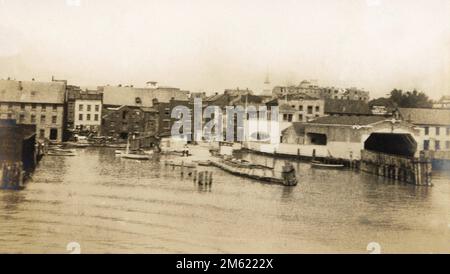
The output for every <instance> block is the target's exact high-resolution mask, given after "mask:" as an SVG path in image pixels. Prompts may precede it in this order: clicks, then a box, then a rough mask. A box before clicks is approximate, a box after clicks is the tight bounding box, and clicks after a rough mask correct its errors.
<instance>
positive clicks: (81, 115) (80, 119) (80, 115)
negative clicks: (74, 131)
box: [78, 113, 98, 121]
mask: <svg viewBox="0 0 450 274" xmlns="http://www.w3.org/2000/svg"><path fill="white" fill-rule="evenodd" d="M83 119H84V115H83V114H81V113H80V114H78V120H79V121H83ZM86 121H91V114H86ZM94 121H98V114H94Z"/></svg>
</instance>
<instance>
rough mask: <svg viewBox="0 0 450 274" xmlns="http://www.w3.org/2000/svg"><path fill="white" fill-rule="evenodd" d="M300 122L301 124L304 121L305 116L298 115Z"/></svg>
mask: <svg viewBox="0 0 450 274" xmlns="http://www.w3.org/2000/svg"><path fill="white" fill-rule="evenodd" d="M298 120H299V121H300V122H301V121H303V114H299V115H298Z"/></svg>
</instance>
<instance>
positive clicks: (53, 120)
mask: <svg viewBox="0 0 450 274" xmlns="http://www.w3.org/2000/svg"><path fill="white" fill-rule="evenodd" d="M56 120H57V118H56V115H53V116H52V124H56Z"/></svg>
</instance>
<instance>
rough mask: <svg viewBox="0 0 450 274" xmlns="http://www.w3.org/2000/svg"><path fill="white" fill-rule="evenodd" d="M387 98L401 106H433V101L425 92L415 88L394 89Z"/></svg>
mask: <svg viewBox="0 0 450 274" xmlns="http://www.w3.org/2000/svg"><path fill="white" fill-rule="evenodd" d="M389 99H391V100H392V101H393V102H395V103H396V104H397V106H399V107H403V108H431V107H432V106H433V101H431V100H430V98H428V96H427V95H426V94H425V93H423V92H418V91H417V90H413V91H412V92H411V91H407V92H403V91H402V90H401V89H394V90H392V91H391V94H390V97H389Z"/></svg>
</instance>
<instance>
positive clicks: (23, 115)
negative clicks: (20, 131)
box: [19, 114, 25, 123]
mask: <svg viewBox="0 0 450 274" xmlns="http://www.w3.org/2000/svg"><path fill="white" fill-rule="evenodd" d="M23 122H25V114H20V116H19V123H23Z"/></svg>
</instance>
